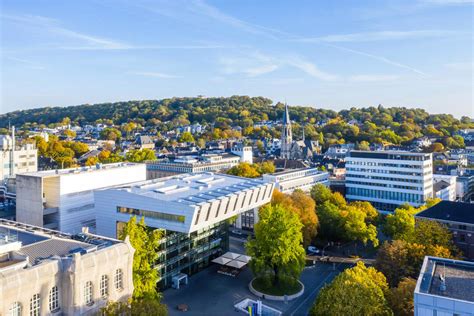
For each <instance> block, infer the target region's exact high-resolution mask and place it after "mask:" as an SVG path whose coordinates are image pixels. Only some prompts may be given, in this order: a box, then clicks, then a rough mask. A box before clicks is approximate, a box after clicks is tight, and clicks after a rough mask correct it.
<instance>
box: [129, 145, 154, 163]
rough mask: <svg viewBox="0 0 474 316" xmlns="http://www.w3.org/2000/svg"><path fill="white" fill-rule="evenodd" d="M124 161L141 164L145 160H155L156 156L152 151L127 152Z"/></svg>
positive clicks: (137, 150) (136, 150)
mask: <svg viewBox="0 0 474 316" xmlns="http://www.w3.org/2000/svg"><path fill="white" fill-rule="evenodd" d="M125 159H126V160H127V161H130V162H143V161H147V160H156V155H155V152H154V151H153V150H152V149H148V148H143V149H135V150H130V151H129V152H127V154H126V155H125Z"/></svg>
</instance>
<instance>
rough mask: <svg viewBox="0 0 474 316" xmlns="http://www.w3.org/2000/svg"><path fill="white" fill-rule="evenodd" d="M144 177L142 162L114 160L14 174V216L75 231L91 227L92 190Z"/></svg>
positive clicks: (31, 222)
mask: <svg viewBox="0 0 474 316" xmlns="http://www.w3.org/2000/svg"><path fill="white" fill-rule="evenodd" d="M145 179H146V166H145V164H134V163H114V164H105V165H100V164H99V165H97V166H92V167H81V168H71V169H62V170H47V171H38V172H31V173H23V174H19V175H17V179H16V196H17V202H16V219H17V220H18V221H19V222H23V223H27V224H30V225H35V226H40V227H46V228H50V229H59V230H61V231H64V232H67V233H78V232H80V231H81V230H82V227H84V226H86V227H89V229H90V230H91V231H92V232H93V231H94V230H95V213H94V195H93V191H94V190H97V189H102V188H106V187H111V186H116V185H122V184H125V183H130V182H136V181H143V180H145Z"/></svg>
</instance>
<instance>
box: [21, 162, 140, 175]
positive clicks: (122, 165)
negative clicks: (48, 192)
mask: <svg viewBox="0 0 474 316" xmlns="http://www.w3.org/2000/svg"><path fill="white" fill-rule="evenodd" d="M138 165H141V164H138V163H131V162H117V163H109V164H98V165H96V166H90V167H78V168H68V169H53V170H42V171H33V172H24V173H20V174H18V175H20V176H30V177H41V178H44V177H51V176H59V175H61V176H64V175H73V174H78V173H86V172H97V171H102V170H110V169H118V168H127V167H133V166H138Z"/></svg>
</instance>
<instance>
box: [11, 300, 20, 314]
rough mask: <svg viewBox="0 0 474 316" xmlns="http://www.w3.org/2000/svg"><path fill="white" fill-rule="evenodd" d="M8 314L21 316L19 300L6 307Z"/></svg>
mask: <svg viewBox="0 0 474 316" xmlns="http://www.w3.org/2000/svg"><path fill="white" fill-rule="evenodd" d="M8 315H9V316H21V304H20V302H15V303H13V304H12V305H11V306H10V308H9V309H8Z"/></svg>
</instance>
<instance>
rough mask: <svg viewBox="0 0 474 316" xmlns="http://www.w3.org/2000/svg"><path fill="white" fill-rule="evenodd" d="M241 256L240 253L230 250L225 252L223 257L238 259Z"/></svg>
mask: <svg viewBox="0 0 474 316" xmlns="http://www.w3.org/2000/svg"><path fill="white" fill-rule="evenodd" d="M239 256H240V254H238V253H235V252H230V251H229V252H226V253H225V254H223V255H222V256H221V257H224V258H229V259H236V258H237V257H239Z"/></svg>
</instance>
